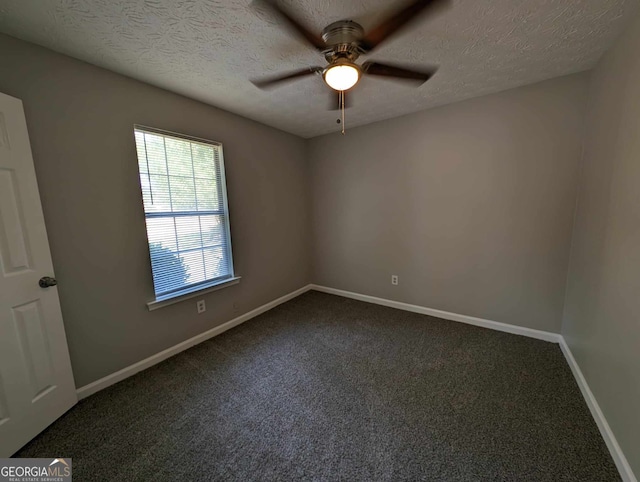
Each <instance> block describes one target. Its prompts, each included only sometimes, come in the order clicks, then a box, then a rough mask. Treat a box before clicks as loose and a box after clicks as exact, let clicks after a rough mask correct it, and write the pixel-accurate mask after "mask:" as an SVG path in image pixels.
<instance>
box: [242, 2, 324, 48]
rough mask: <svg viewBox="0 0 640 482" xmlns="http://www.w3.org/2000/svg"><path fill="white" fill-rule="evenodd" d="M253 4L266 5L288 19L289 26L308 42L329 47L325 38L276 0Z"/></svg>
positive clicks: (315, 45) (315, 46)
mask: <svg viewBox="0 0 640 482" xmlns="http://www.w3.org/2000/svg"><path fill="white" fill-rule="evenodd" d="M252 5H253V6H254V7H262V6H264V7H266V8H268V9H269V10H271V11H272V12H273V13H275V14H276V15H278V16H279V17H281V18H283V19H284V20H286V21H287V23H288V24H289V26H290V27H291V28H292V29H293V30H294V31H295V33H297V34H298V35H301V36H302V38H303V39H305V40H306V41H307V43H309V44H311V46H312V47H313V48H315V49H318V50H320V51H323V50H325V49H326V48H327V46H326V44H325V43H324V40H322V37H321V36H320V35H317V34H314V33H313V32H311V30H309V29H308V28H307V27H305V26H304V25H303V24H302V23H301V22H300V21H299V20H297V19H296V18H295V17H294V16H293V15H292V14H291V13H289V12H288V11H287V10H285V9H284V8H282V7H281V6H279V5H278V4H277V2H276V1H275V0H253V2H252Z"/></svg>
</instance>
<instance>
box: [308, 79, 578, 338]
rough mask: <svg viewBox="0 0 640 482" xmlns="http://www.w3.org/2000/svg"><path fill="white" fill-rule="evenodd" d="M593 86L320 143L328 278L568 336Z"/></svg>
mask: <svg viewBox="0 0 640 482" xmlns="http://www.w3.org/2000/svg"><path fill="white" fill-rule="evenodd" d="M587 84H588V76H587V75H586V74H579V75H573V76H569V77H564V78H560V79H555V80H551V81H547V82H543V83H540V84H536V85H531V86H527V87H523V88H519V89H515V90H511V91H507V92H502V93H499V94H495V95H490V96H486V97H482V98H477V99H473V100H469V101H465V102H461V103H458V104H454V105H449V106H445V107H441V108H436V109H431V110H428V111H424V112H420V113H417V114H412V115H409V116H406V117H402V118H398V119H393V120H390V121H385V122H381V123H377V124H372V125H369V126H365V127H361V128H356V129H351V130H349V129H347V134H346V136H344V137H342V136H340V135H337V134H332V135H327V136H323V137H319V138H316V139H313V140H311V141H310V144H309V155H310V160H311V179H312V218H313V241H312V243H313V281H314V283H317V284H320V285H325V286H330V287H333V288H340V289H344V290H349V291H355V292H358V293H364V294H368V295H373V296H379V297H383V298H388V299H392V300H397V301H402V302H407V303H413V304H418V305H422V306H426V307H430V308H437V309H441V310H446V311H452V312H455V313H460V314H465V315H471V316H477V317H481V318H488V319H490V320H495V321H501V322H505V323H511V324H515V325H522V326H526V327H531V328H537V329H541V330H549V331H552V332H557V333H559V332H560V325H561V320H562V309H563V301H564V293H565V285H566V276H567V267H568V260H569V249H570V242H571V241H570V240H571V229H572V221H573V214H574V208H575V197H576V191H577V181H578V171H579V161H580V154H581V144H582V133H583V120H584V109H585V107H586V93H587ZM347 126H348V113H347ZM392 274H397V275H399V277H400V284H399V286H392V285H391V283H390V277H391V275H392Z"/></svg>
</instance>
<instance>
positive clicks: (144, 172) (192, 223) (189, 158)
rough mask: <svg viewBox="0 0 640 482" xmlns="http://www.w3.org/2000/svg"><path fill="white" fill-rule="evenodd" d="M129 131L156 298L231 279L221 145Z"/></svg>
mask: <svg viewBox="0 0 640 482" xmlns="http://www.w3.org/2000/svg"><path fill="white" fill-rule="evenodd" d="M134 133H135V141H136V149H137V154H138V165H139V173H140V186H141V188H142V200H143V204H144V212H145V217H146V224H147V238H148V240H149V252H150V255H151V270H152V272H153V284H154V289H155V293H156V299H165V298H170V297H173V296H179V295H180V294H183V293H185V292H192V291H195V290H197V289H199V288H204V287H207V286H209V285H211V284H214V283H215V282H218V281H224V280H225V279H227V278H232V277H233V262H232V257H231V237H230V234H229V214H228V210H227V199H226V187H225V178H224V163H223V157H222V145H220V144H218V143H215V142H208V141H203V140H199V139H194V138H189V137H186V136H184V137H183V136H179V135H176V134H169V133H166V132H163V131H155V130H151V129H149V128H140V127H136V128H135V129H134Z"/></svg>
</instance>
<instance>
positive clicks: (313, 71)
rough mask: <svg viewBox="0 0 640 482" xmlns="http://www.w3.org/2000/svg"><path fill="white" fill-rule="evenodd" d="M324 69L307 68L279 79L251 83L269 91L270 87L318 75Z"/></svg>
mask: <svg viewBox="0 0 640 482" xmlns="http://www.w3.org/2000/svg"><path fill="white" fill-rule="evenodd" d="M323 70H324V69H323V68H322V67H307V68H306V69H302V70H296V71H295V72H289V73H288V74H283V75H278V76H277V77H270V78H268V79H259V80H252V81H251V83H252V84H253V85H255V86H256V87H259V88H261V89H268V88H270V87H277V86H278V85H279V84H281V83H282V82H286V81H289V80H295V79H298V78H300V77H306V76H307V75H313V74H317V73H319V72H322V71H323Z"/></svg>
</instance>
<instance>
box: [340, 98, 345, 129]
mask: <svg viewBox="0 0 640 482" xmlns="http://www.w3.org/2000/svg"><path fill="white" fill-rule="evenodd" d="M340 104H342V105H341V107H342V135H344V90H341V91H340Z"/></svg>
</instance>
